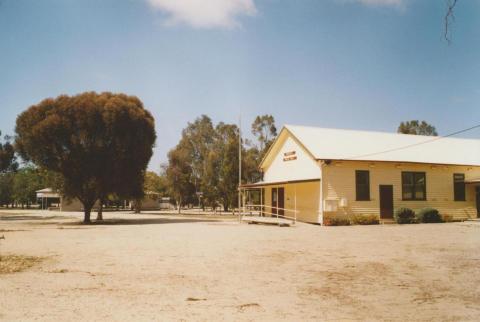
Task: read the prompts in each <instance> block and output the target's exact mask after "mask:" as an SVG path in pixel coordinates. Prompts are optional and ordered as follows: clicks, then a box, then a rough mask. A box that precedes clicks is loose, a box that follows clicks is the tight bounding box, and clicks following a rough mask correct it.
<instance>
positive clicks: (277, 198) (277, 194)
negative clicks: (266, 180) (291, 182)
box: [272, 188, 285, 216]
mask: <svg viewBox="0 0 480 322" xmlns="http://www.w3.org/2000/svg"><path fill="white" fill-rule="evenodd" d="M283 208H285V189H284V188H272V213H273V214H275V215H277V214H278V215H279V216H283V215H284V213H285V211H284V210H283Z"/></svg>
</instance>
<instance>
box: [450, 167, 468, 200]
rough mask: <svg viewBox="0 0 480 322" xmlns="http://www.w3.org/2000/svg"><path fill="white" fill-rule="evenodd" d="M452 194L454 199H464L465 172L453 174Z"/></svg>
mask: <svg viewBox="0 0 480 322" xmlns="http://www.w3.org/2000/svg"><path fill="white" fill-rule="evenodd" d="M453 196H454V198H455V201H465V174H463V173H454V174H453Z"/></svg>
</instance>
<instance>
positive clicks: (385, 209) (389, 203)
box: [380, 185, 393, 219]
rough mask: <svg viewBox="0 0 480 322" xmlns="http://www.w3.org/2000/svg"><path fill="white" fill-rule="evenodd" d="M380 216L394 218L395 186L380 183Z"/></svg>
mask: <svg viewBox="0 0 480 322" xmlns="http://www.w3.org/2000/svg"><path fill="white" fill-rule="evenodd" d="M380 218H382V219H389V218H393V186H392V185H380Z"/></svg>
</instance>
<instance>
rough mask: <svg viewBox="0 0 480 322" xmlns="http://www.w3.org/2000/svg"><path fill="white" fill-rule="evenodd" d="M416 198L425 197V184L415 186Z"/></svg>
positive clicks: (421, 198)
mask: <svg viewBox="0 0 480 322" xmlns="http://www.w3.org/2000/svg"><path fill="white" fill-rule="evenodd" d="M415 199H417V200H423V199H425V195H424V192H423V185H421V186H420V185H417V186H415Z"/></svg>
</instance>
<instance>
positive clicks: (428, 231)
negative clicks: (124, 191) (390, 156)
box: [0, 211, 480, 321]
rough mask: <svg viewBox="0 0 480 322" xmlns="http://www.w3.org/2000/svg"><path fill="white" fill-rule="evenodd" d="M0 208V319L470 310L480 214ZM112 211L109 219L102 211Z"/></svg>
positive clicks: (452, 316) (474, 315) (331, 316)
mask: <svg viewBox="0 0 480 322" xmlns="http://www.w3.org/2000/svg"><path fill="white" fill-rule="evenodd" d="M105 217H106V218H109V220H108V221H107V224H105V225H91V226H84V225H80V224H78V220H79V218H80V216H79V215H78V214H69V213H58V212H35V213H34V212H32V211H23V212H20V211H15V212H11V211H10V212H8V211H2V212H0V236H1V235H5V238H6V239H5V240H1V241H0V252H1V254H21V255H27V256H41V257H45V258H46V259H45V261H43V262H42V263H41V264H39V265H37V266H34V267H32V268H30V269H28V270H27V271H24V272H21V273H13V274H3V275H0V320H8V321H12V320H18V321H20V320H21V321H26V320H42V321H43V320H45V321H65V320H122V321H126V320H130V321H137V320H141V321H146V320H162V321H165V320H167V321H183V320H185V321H222V320H227V321H232V320H235V321H242V320H269V321H271V320H285V321H308V320H317V321H318V320H329V321H330V320H349V321H352V320H370V321H371V320H397V321H414V320H432V321H441V320H443V321H459V320H477V321H478V320H480V269H479V265H480V223H448V224H428V225H427V224H423V225H408V226H398V225H384V226H352V227H320V226H314V225H307V224H298V225H297V226H296V227H291V228H280V227H276V226H262V225H247V224H238V223H237V222H236V221H234V220H232V219H227V220H214V219H212V218H208V219H206V218H194V217H178V216H172V215H169V216H163V215H158V214H156V215H154V214H151V215H148V214H144V215H133V214H126V213H106V214H105ZM112 218H114V219H113V220H111V219H112Z"/></svg>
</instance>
